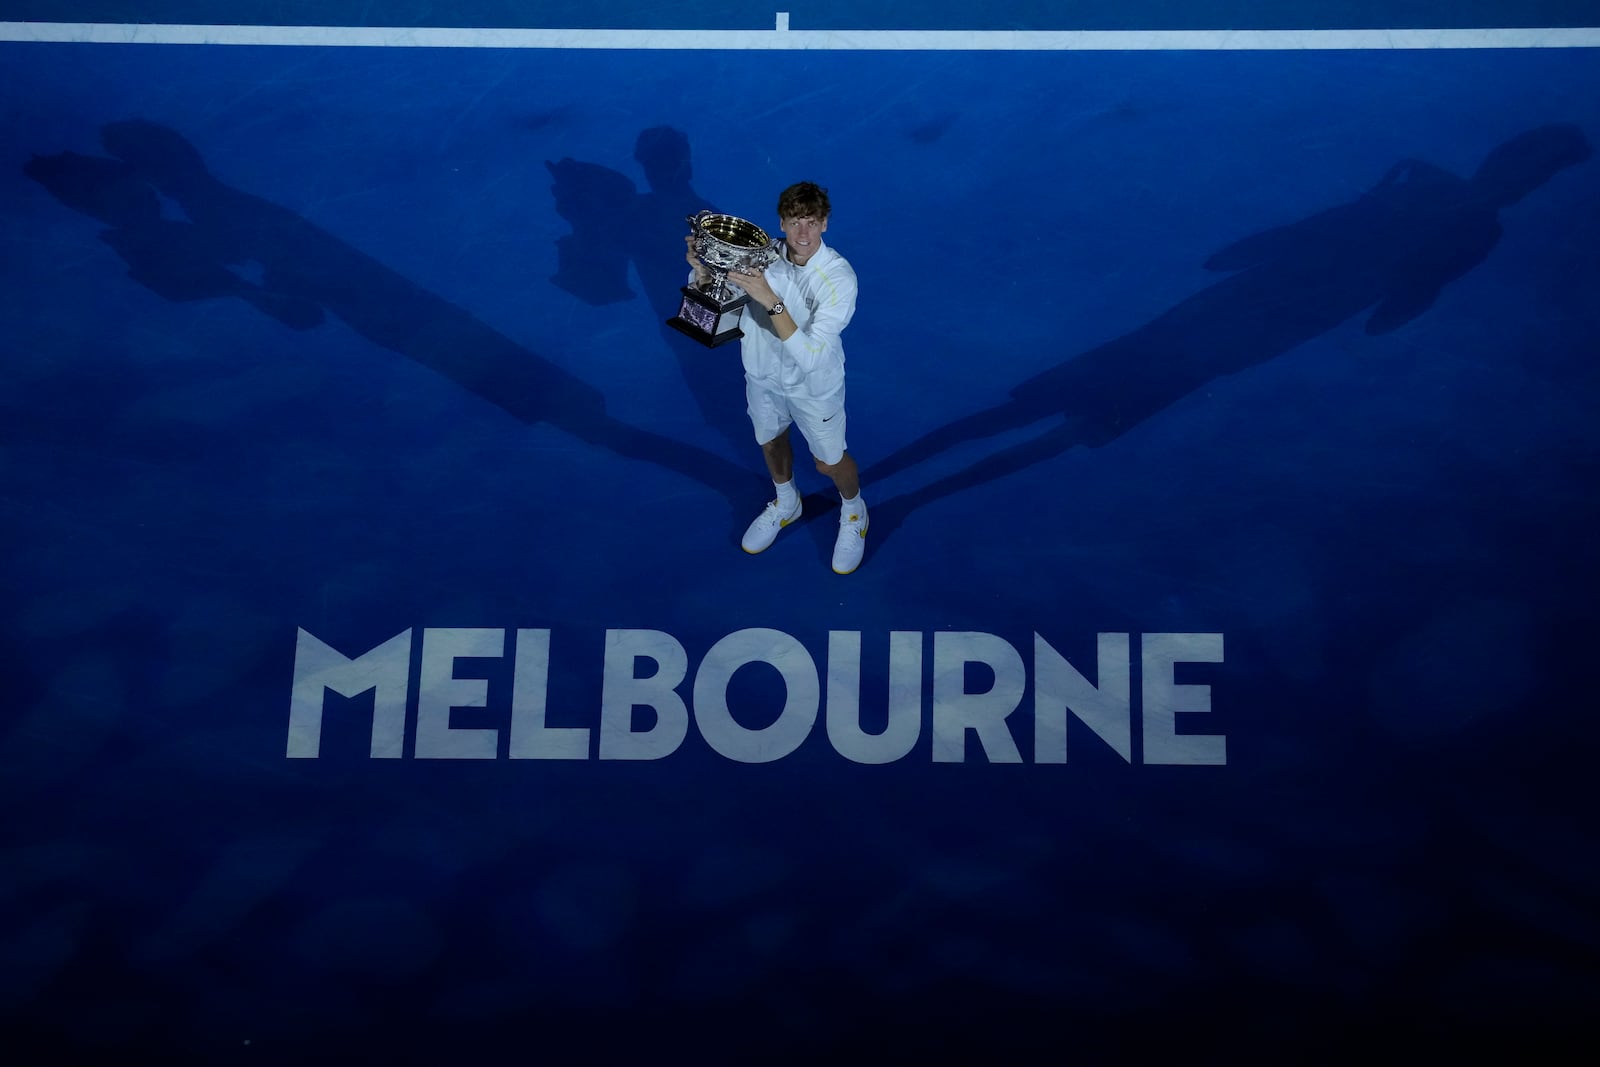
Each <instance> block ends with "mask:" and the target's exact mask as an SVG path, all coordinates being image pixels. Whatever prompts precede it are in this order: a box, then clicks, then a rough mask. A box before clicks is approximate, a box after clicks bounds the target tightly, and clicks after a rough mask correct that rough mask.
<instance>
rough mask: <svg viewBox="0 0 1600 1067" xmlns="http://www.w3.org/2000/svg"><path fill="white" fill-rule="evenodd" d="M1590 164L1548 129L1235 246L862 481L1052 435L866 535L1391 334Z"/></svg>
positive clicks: (1412, 173)
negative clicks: (1140, 318) (1244, 373)
mask: <svg viewBox="0 0 1600 1067" xmlns="http://www.w3.org/2000/svg"><path fill="white" fill-rule="evenodd" d="M1589 155H1590V148H1589V144H1588V142H1587V141H1586V140H1585V139H1584V136H1583V134H1582V133H1581V132H1580V131H1579V130H1578V129H1577V127H1575V126H1571V125H1551V126H1543V127H1539V128H1537V129H1533V130H1529V131H1527V132H1526V133H1522V134H1519V135H1518V136H1516V137H1513V138H1511V139H1510V140H1508V141H1506V142H1505V143H1504V144H1502V145H1500V146H1499V147H1497V148H1495V149H1494V150H1493V151H1492V152H1490V153H1489V155H1488V157H1487V158H1486V159H1485V160H1484V162H1483V164H1482V166H1480V167H1479V168H1478V171H1477V173H1476V174H1474V175H1473V176H1472V177H1471V178H1469V179H1465V180H1463V179H1461V178H1458V177H1456V176H1455V175H1452V174H1450V173H1448V172H1446V171H1444V170H1442V169H1440V168H1438V167H1436V166H1433V165H1431V164H1429V163H1424V162H1421V161H1419V160H1404V161H1402V162H1400V163H1397V164H1396V165H1395V166H1394V167H1392V168H1391V169H1390V170H1389V172H1388V173H1387V174H1385V175H1384V176H1383V179H1382V180H1381V181H1379V182H1378V184H1377V185H1375V186H1374V187H1373V188H1372V189H1371V190H1369V191H1368V192H1366V193H1365V194H1363V195H1362V196H1361V197H1360V198H1359V199H1358V200H1355V201H1353V202H1352V203H1348V204H1343V205H1340V206H1338V207H1334V208H1330V209H1329V210H1327V211H1323V212H1321V213H1319V214H1317V215H1313V216H1311V217H1309V218H1306V219H1303V220H1301V221H1299V222H1296V223H1293V224H1290V225H1287V226H1282V227H1278V228H1276V229H1272V230H1267V231H1265V232H1263V233H1259V234H1256V235H1254V236H1251V237H1247V238H1244V239H1243V240H1240V241H1237V242H1235V243H1234V244H1232V245H1230V246H1228V247H1227V248H1224V249H1223V250H1222V251H1220V252H1218V253H1217V254H1216V255H1214V256H1212V257H1211V258H1210V259H1209V260H1207V261H1206V264H1205V265H1206V268H1207V269H1208V270H1214V271H1226V272H1229V273H1230V274H1231V276H1230V277H1229V278H1227V279H1225V280H1223V281H1221V282H1218V283H1217V284H1215V285H1213V286H1211V287H1210V288H1207V289H1205V290H1203V291H1201V292H1199V293H1196V294H1195V295H1194V296H1191V297H1189V298H1188V299H1186V300H1184V301H1182V302H1181V303H1179V304H1177V305H1176V306H1174V307H1172V308H1171V309H1169V310H1167V311H1165V312H1163V313H1162V314H1161V315H1159V316H1157V317H1156V318H1155V319H1153V320H1152V321H1150V322H1149V323H1147V324H1145V325H1144V326H1141V327H1139V328H1138V329H1136V330H1134V331H1133V332H1132V333H1129V334H1126V335H1124V336H1122V337H1119V338H1116V339H1115V340H1112V341H1109V342H1107V343H1106V344H1103V345H1101V346H1099V347H1097V348H1094V349H1091V350H1089V351H1087V352H1084V353H1082V354H1081V355H1078V356H1075V357H1073V358H1072V359H1069V360H1068V361H1067V362H1065V363H1062V364H1060V365H1059V366H1056V367H1053V368H1051V369H1050V370H1048V371H1045V372H1044V373H1042V374H1039V375H1037V376H1035V377H1033V378H1030V379H1028V380H1027V381H1025V382H1022V383H1021V384H1019V385H1017V386H1016V387H1015V388H1013V389H1012V390H1011V399H1010V400H1008V401H1006V402H1005V403H1003V404H1000V405H997V406H995V407H993V408H990V409H988V410H985V411H980V412H977V413H975V414H973V415H969V416H967V417H965V418H962V419H959V420H957V421H956V422H954V423H951V424H949V425H947V426H944V427H941V428H939V429H937V430H934V431H933V432H931V433H929V434H927V435H926V436H924V437H922V438H920V439H918V440H916V441H913V442H911V443H910V444H908V445H906V446H905V447H904V448H901V449H900V450H898V451H897V452H895V453H894V454H892V455H890V456H888V457H886V458H885V459H884V460H883V461H882V462H880V463H878V464H876V465H874V466H873V468H872V469H871V470H869V471H866V472H865V473H864V476H865V477H869V478H871V479H872V481H874V482H881V481H883V480H884V479H887V478H889V477H891V476H892V475H895V474H898V473H900V472H902V471H904V470H907V469H909V468H911V467H914V466H915V465H917V464H920V463H922V462H924V461H925V460H927V459H929V458H930V457H932V456H934V455H936V454H938V453H940V452H942V451H945V450H947V449H949V448H952V447H954V446H956V445H960V444H963V443H965V442H969V441H975V440H978V439H981V438H986V437H991V436H994V435H997V434H1001V433H1005V432H1007V431H1011V430H1016V429H1020V428H1022V427H1025V426H1028V425H1030V424H1032V423H1034V422H1041V421H1046V420H1058V421H1055V422H1053V424H1052V425H1050V426H1049V428H1048V429H1046V430H1045V432H1043V433H1042V434H1040V435H1038V436H1036V437H1034V438H1032V439H1030V440H1027V441H1024V442H1022V443H1020V444H1017V445H1015V446H1012V447H1010V448H1007V449H1005V450H1003V451H1001V452H998V453H996V454H994V455H991V456H989V457H987V458H985V459H982V460H979V461H978V462H977V463H974V464H973V465H972V466H970V467H967V468H966V469H965V470H961V471H958V472H956V473H954V474H951V475H948V476H946V477H943V478H940V479H938V480H937V481H935V482H934V483H933V484H931V485H929V486H928V487H926V488H925V489H922V490H920V491H918V492H916V493H915V494H914V495H913V494H907V495H903V496H900V497H897V498H894V499H891V500H886V501H884V502H883V503H882V504H879V505H877V506H876V507H875V508H874V511H873V533H874V534H876V535H878V537H879V544H880V545H881V544H882V537H883V536H885V535H887V534H888V533H889V532H890V531H891V530H892V529H893V528H894V526H895V525H897V524H898V522H899V521H900V520H902V519H904V517H905V516H906V515H907V514H909V513H910V511H911V510H912V508H913V507H914V506H921V505H923V504H926V503H928V502H930V501H933V500H938V499H941V498H943V497H947V496H949V495H951V494H953V493H958V492H961V491H963V490H966V489H970V488H972V487H974V486H977V485H981V484H984V483H986V482H990V481H993V480H994V479H996V478H1001V477H1004V476H1006V475H1008V474H1012V473H1014V472H1016V471H1019V470H1022V469H1024V468H1026V467H1029V466H1032V465H1033V464H1036V463H1041V462H1044V461H1046V460H1049V459H1051V458H1053V457H1055V456H1058V455H1060V454H1061V453H1063V452H1065V451H1066V450H1068V449H1070V448H1072V447H1074V446H1077V445H1087V446H1090V447H1095V446H1099V445H1103V444H1106V443H1107V442H1109V441H1112V440H1114V439H1115V438H1117V437H1118V436H1120V435H1121V434H1123V433H1126V432H1127V431H1128V430H1130V429H1132V428H1133V427H1134V426H1137V425H1138V424H1139V423H1140V422H1143V421H1144V420H1145V419H1148V418H1150V417H1151V416H1152V415H1155V414H1157V413H1158V412H1160V411H1162V410H1164V409H1165V408H1167V407H1168V406H1170V405H1171V404H1173V403H1174V402H1176V401H1177V400H1179V399H1181V398H1182V397H1184V396H1187V395H1188V394H1189V393H1192V392H1194V391H1195V390H1197V389H1199V388H1201V387H1202V386H1204V385H1205V384H1206V383H1208V382H1211V381H1213V380H1215V379H1217V378H1220V377H1222V376H1224V375H1228V374H1233V373H1235V372H1237V371H1241V370H1244V369H1246V368H1248V367H1252V366H1255V365H1256V364H1259V363H1264V362H1266V361H1267V360H1269V359H1272V358H1273V357H1275V356H1279V355H1282V354H1283V353H1285V352H1288V351H1290V350H1291V349H1293V348H1295V347H1296V346H1297V345H1300V344H1302V343H1304V342H1306V341H1309V340H1310V339H1312V338H1314V337H1316V336H1318V335H1320V334H1322V333H1325V332H1327V331H1328V330H1331V329H1333V328H1334V327H1335V326H1337V325H1339V324H1340V323H1342V322H1344V321H1345V320H1347V319H1349V318H1352V317H1353V316H1356V315H1358V314H1360V313H1362V312H1364V311H1367V310H1368V309H1371V314H1370V316H1369V317H1368V319H1367V322H1366V332H1367V333H1368V334H1372V335H1376V334H1384V333H1388V332H1390V331H1391V330H1394V329H1396V328H1398V327H1400V326H1403V325H1404V324H1406V323H1408V322H1410V321H1411V320H1413V319H1415V318H1416V317H1417V316H1418V315H1421V314H1422V313H1423V312H1425V311H1427V310H1428V308H1429V307H1430V306H1432V304H1433V302H1434V299H1435V298H1436V297H1437V296H1438V295H1439V292H1440V290H1441V289H1442V288H1443V287H1444V286H1445V285H1446V284H1448V283H1449V282H1452V281H1454V280H1455V279H1457V278H1460V277H1461V276H1462V275H1464V274H1466V273H1467V272H1468V271H1470V270H1471V269H1472V268H1473V267H1475V266H1477V265H1478V264H1479V263H1481V262H1482V261H1483V259H1484V257H1485V256H1487V255H1488V254H1489V251H1490V250H1491V249H1492V248H1493V247H1494V246H1495V244H1496V242H1497V241H1498V240H1499V238H1500V233H1501V229H1500V222H1499V218H1498V215H1499V212H1500V210H1501V209H1502V208H1505V207H1507V206H1509V205H1511V204H1514V203H1516V202H1517V201H1519V200H1521V199H1522V198H1523V197H1524V196H1526V195H1527V194H1528V193H1530V192H1532V191H1533V190H1534V189H1537V188H1538V187H1539V186H1541V185H1543V184H1544V183H1545V182H1546V181H1548V180H1549V179H1550V178H1551V177H1552V176H1553V175H1554V174H1556V173H1557V172H1558V171H1560V170H1562V169H1564V168H1566V167H1569V166H1573V165H1575V164H1577V163H1581V162H1583V161H1584V160H1586V159H1588V158H1589ZM913 497H914V499H913Z"/></svg>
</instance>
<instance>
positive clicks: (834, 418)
mask: <svg viewBox="0 0 1600 1067" xmlns="http://www.w3.org/2000/svg"><path fill="white" fill-rule="evenodd" d="M744 395H745V400H746V401H747V402H748V403H749V405H750V406H749V412H750V425H751V426H752V427H753V428H754V429H755V432H756V444H758V445H765V444H767V443H768V442H769V441H775V440H777V438H778V436H779V435H780V434H782V433H783V431H785V430H787V429H788V428H789V426H790V425H791V424H793V425H796V426H799V427H800V433H801V434H802V435H803V436H804V437H805V439H806V444H808V445H810V446H811V455H812V456H813V457H815V458H816V459H818V460H820V461H822V462H823V463H828V464H833V463H837V462H839V461H840V460H841V459H843V458H844V450H845V449H846V448H848V447H849V446H848V445H846V444H845V441H844V422H845V416H844V386H840V387H839V390H838V391H837V392H835V393H831V394H829V395H828V396H825V397H811V396H785V395H784V394H783V393H774V392H772V391H771V390H769V389H766V388H765V387H763V386H760V385H757V384H755V383H754V382H752V381H751V380H750V379H748V378H746V379H745V382H744Z"/></svg>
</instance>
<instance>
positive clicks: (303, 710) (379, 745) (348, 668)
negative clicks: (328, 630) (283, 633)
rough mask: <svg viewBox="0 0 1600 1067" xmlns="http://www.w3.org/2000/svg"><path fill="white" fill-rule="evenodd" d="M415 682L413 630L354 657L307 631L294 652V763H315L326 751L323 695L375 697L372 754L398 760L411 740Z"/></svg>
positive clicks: (291, 719) (291, 707)
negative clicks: (409, 702) (409, 705)
mask: <svg viewBox="0 0 1600 1067" xmlns="http://www.w3.org/2000/svg"><path fill="white" fill-rule="evenodd" d="M410 678H411V631H410V630H405V631H403V632H401V633H398V634H396V635H395V636H393V637H391V638H390V639H389V640H387V641H385V642H384V643H383V644H381V645H379V646H378V647H377V648H375V649H373V650H372V651H370V652H368V653H366V654H365V655H362V656H360V657H358V658H356V659H349V658H348V657H346V656H345V655H343V654H342V653H340V652H337V651H335V650H334V649H332V648H329V647H328V646H327V645H325V644H323V643H322V642H321V641H319V640H318V639H317V638H315V637H313V636H312V635H311V634H309V633H307V632H306V631H305V630H300V631H299V636H298V637H297V638H296V639H295V648H294V692H293V696H292V698H291V700H290V704H289V751H288V756H289V758H290V759H316V758H317V755H318V753H319V752H320V751H321V749H322V701H323V693H324V692H325V691H326V690H329V689H332V690H333V691H334V692H335V693H338V694H339V695H340V696H345V697H354V696H360V695H361V694H362V693H365V692H367V691H368V690H375V692H374V693H373V697H372V756H373V758H374V759H377V758H385V759H399V758H400V756H401V755H402V754H403V752H404V747H405V739H406V698H407V696H408V683H409V682H410Z"/></svg>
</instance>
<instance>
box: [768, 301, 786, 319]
mask: <svg viewBox="0 0 1600 1067" xmlns="http://www.w3.org/2000/svg"><path fill="white" fill-rule="evenodd" d="M783 312H784V307H783V301H782V300H780V301H778V302H777V303H776V304H773V305H772V306H771V307H769V308H768V309H767V314H768V315H771V316H772V317H773V318H777V317H778V316H779V315H782V314H783Z"/></svg>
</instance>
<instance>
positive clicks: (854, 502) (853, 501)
mask: <svg viewBox="0 0 1600 1067" xmlns="http://www.w3.org/2000/svg"><path fill="white" fill-rule="evenodd" d="M839 503H841V504H843V505H844V506H845V507H847V508H853V507H857V506H858V505H860V503H861V490H859V489H858V490H856V495H855V496H853V497H851V498H850V499H849V500H846V499H845V498H844V495H843V494H842V493H841V494H840V496H839Z"/></svg>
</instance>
